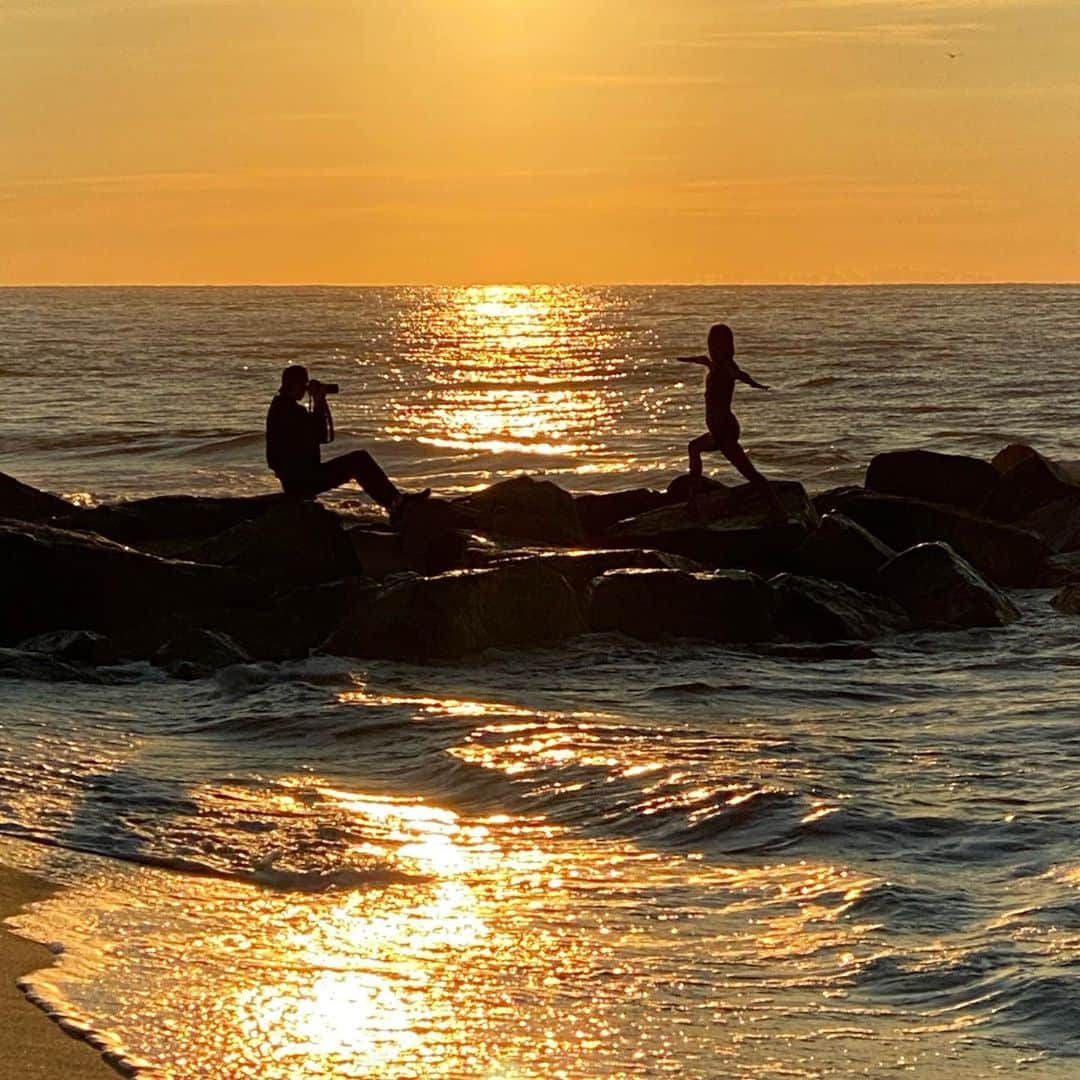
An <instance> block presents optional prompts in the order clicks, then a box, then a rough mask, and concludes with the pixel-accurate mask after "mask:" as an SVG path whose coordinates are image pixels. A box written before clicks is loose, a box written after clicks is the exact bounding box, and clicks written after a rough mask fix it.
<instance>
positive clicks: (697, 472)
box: [686, 432, 716, 479]
mask: <svg viewBox="0 0 1080 1080" xmlns="http://www.w3.org/2000/svg"><path fill="white" fill-rule="evenodd" d="M686 449H687V451H688V453H689V455H690V475H691V476H693V477H694V478H695V479H700V478H701V475H702V473H703V472H704V466H703V465H702V463H701V455H702V454H703V453H705V452H707V451H709V450H715V449H716V437H715V436H714V435H712V434H709V433H708V432H706V434H704V435H699V436H698V437H697V438H696V439H694V441H693V442H691V443H690V445H689V446H687V448H686Z"/></svg>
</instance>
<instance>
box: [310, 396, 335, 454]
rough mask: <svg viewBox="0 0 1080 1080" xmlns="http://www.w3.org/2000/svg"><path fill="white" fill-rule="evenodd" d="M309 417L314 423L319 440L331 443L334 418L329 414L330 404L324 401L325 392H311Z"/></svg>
mask: <svg viewBox="0 0 1080 1080" xmlns="http://www.w3.org/2000/svg"><path fill="white" fill-rule="evenodd" d="M311 418H312V420H313V422H314V424H315V431H316V434H317V435H318V438H319V442H321V443H331V442H333V441H334V418H333V417H332V416H331V415H330V406H329V405H328V404H327V403H326V395H325V394H313V395H312V397H311Z"/></svg>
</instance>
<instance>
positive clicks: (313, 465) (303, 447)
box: [266, 394, 323, 487]
mask: <svg viewBox="0 0 1080 1080" xmlns="http://www.w3.org/2000/svg"><path fill="white" fill-rule="evenodd" d="M322 435H323V425H322V419H321V418H320V417H319V416H317V415H316V414H315V413H310V412H308V411H307V409H305V408H304V406H303V405H301V404H300V402H298V401H293V400H292V399H291V398H287V397H282V395H281V394H278V395H277V396H276V397H275V398H274V400H273V401H271V402H270V410H269V412H267V414H266V464H267V465H269V466H270V468H271V469H272V470H273V471H274V472H275V473H277V476H278V479H280V480H281V482H282V484H283V485H285V486H286V487H288V486H289V483H290V481H293V482H295V481H299V480H302V479H304V478H305V477H308V476H310V475H311V474H312V473H313V472H315V471H316V470H317V469H318V467H319V444H320V443H321V442H322Z"/></svg>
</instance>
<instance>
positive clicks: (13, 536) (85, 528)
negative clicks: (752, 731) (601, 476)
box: [0, 446, 1080, 678]
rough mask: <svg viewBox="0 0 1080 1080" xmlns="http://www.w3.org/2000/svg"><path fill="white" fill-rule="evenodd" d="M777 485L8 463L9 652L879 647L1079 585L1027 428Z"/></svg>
mask: <svg viewBox="0 0 1080 1080" xmlns="http://www.w3.org/2000/svg"><path fill="white" fill-rule="evenodd" d="M775 490H776V494H777V496H778V498H779V500H780V504H781V507H782V512H781V513H777V512H776V510H775V508H774V507H773V506H771V505H770V504H769V503H768V502H767V501H766V500H765V499H763V498H762V497H761V495H760V493H758V492H756V491H755V490H754V489H753V488H751V487H750V486H749V485H741V486H736V487H727V486H725V485H723V484H719V483H716V482H715V481H709V482H708V483H707V485H706V487H705V489H704V490H703V491H702V492H701V493H699V495H698V497H697V498H696V499H694V500H693V501H692V502H689V503H688V501H687V492H688V487H687V478H686V477H677V478H676V479H675V480H674V481H673V482H672V484H671V485H670V486H669V488H668V489H667V490H665V491H655V490H651V489H644V488H633V489H628V490H625V491H616V492H612V493H609V494H601V495H596V494H590V495H579V496H574V495H572V494H571V493H570V492H567V491H564V490H563V489H561V488H559V487H558V486H557V485H555V484H553V483H551V482H550V481H548V480H546V479H542V478H534V477H530V476H516V477H513V478H511V479H508V480H504V481H501V482H499V483H496V484H493V485H492V486H491V487H489V488H486V489H485V490H483V491H479V492H476V493H474V494H470V495H468V496H466V497H463V498H459V499H453V500H439V499H430V500H428V501H426V502H423V503H417V504H415V505H413V506H412V507H410V508H409V511H408V513H407V515H406V518H405V520H404V522H403V523H402V525H401V528H400V531H398V532H393V531H391V530H390V529H389V528H387V527H386V526H384V525H383V524H382V523H381V522H376V521H374V520H373V519H371V518H365V517H362V516H357V515H354V514H348V513H335V512H333V511H331V510H329V509H327V508H326V507H324V506H322V505H321V504H319V503H318V502H314V501H303V500H297V499H292V498H289V497H287V496H285V495H266V496H259V497H255V498H204V497H197V496H191V495H169V496H161V497H157V498H151V499H138V500H132V501H128V502H121V503H115V504H109V505H103V506H97V507H92V508H84V507H79V506H75V505H74V504H72V503H69V502H67V501H65V500H64V499H62V498H59V497H58V496H56V495H53V494H49V493H47V492H43V491H38V490H37V489H35V488H32V487H30V486H28V485H26V484H23V483H20V482H19V481H18V480H16V479H14V478H13V477H10V476H6V475H4V474H0V595H2V605H0V655H2V658H3V660H4V662H3V663H0V674H3V673H4V672H7V673H12V674H18V673H23V674H25V673H27V672H34V673H38V674H40V673H41V672H48V671H52V672H53V673H54V676H55V677H56V678H70V677H77V675H78V673H79V672H80V671H82V672H86V673H87V674H88V677H90V676H91V674H92V671H93V670H94V669H95V668H98V667H102V666H106V665H111V664H117V663H122V662H126V661H131V660H146V661H149V662H151V663H153V664H155V665H157V666H159V667H161V668H162V669H164V670H165V671H168V672H170V673H172V674H173V675H176V676H178V677H198V676H201V675H205V674H207V673H208V672H211V671H214V670H216V669H218V668H220V667H223V666H227V665H229V664H234V663H243V662H250V661H253V660H284V659H290V658H301V657H306V656H308V655H310V654H312V653H313V652H319V651H322V652H329V653H334V654H337V655H345V656H354V657H361V658H363V657H383V658H390V659H397V660H408V661H437V660H444V661H445V660H453V659H456V658H459V657H463V656H468V655H470V654H473V653H476V652H479V651H482V650H484V649H487V648H491V647H514V648H520V647H526V646H530V645H538V644H548V643H552V642H558V641H563V640H566V639H567V638H571V637H574V636H577V635H580V634H586V633H619V634H626V635H630V636H632V637H635V638H639V639H642V640H647V641H655V640H660V639H665V638H672V637H688V638H698V639H705V640H708V641H714V642H721V643H738V644H740V645H753V646H755V647H759V648H760V649H761V650H762V651H768V652H771V653H773V654H776V655H800V656H806V657H810V658H812V657H814V656H825V655H834V654H835V655H851V656H866V655H872V650H870V649H869V648H868V647H867V646H866V645H865V644H863V643H865V642H870V641H874V640H875V639H880V638H883V637H886V636H888V635H894V634H900V633H904V632H906V631H911V630H934V631H944V630H960V629H964V628H968V627H998V626H1004V625H1006V624H1007V623H1009V622H1011V621H1013V620H1015V619H1017V618H1018V617H1019V612H1018V609H1017V607H1016V604H1015V603H1014V601H1013V600H1012V599H1011V598H1010V596H1009V592H1008V590H1011V589H1017V588H1024V589H1048V590H1049V589H1056V590H1059V591H1058V593H1057V595H1056V597H1055V598H1054V600H1053V605H1054V608H1055V609H1056V610H1057V611H1059V612H1061V613H1062V615H1063V616H1066V617H1071V616H1074V615H1075V614H1076V612H1077V611H1078V610H1080V601H1078V600H1077V595H1078V594H1077V589H1078V588H1080V475H1078V474H1077V472H1076V471H1074V470H1073V469H1071V468H1070V467H1069V466H1067V465H1064V464H1062V463H1059V462H1053V461H1050V460H1048V459H1047V458H1045V457H1043V456H1042V455H1041V454H1039V453H1038V452H1037V451H1036V450H1034V449H1032V448H1031V447H1028V446H1009V447H1006V448H1005V449H1004V450H1002V451H1001V453H999V454H998V455H997V456H996V457H995V458H994V459H993V460H992V461H980V460H977V459H974V458H967V457H960V456H957V455H950V454H939V453H935V452H932V451H928V450H921V449H914V450H902V451H897V452H893V453H887V454H880V455H878V456H877V457H875V458H874V459H873V460H872V461H871V462H870V464H869V467H868V468H867V470H866V481H865V484H864V485H863V486H861V487H844V488H838V489H835V490H832V491H826V492H821V493H818V494H816V495H814V496H813V497H810V496H809V495H808V494H807V492H806V491H805V490H804V489H803V487H802V486H801V485H800V484H797V483H791V482H780V483H777V484H776V485H775ZM16 655H17V657H18V660H17V662H16V659H14V658H15V657H16ZM35 677H37V675H36V676H35Z"/></svg>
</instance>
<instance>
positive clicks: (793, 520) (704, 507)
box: [604, 483, 818, 570]
mask: <svg viewBox="0 0 1080 1080" xmlns="http://www.w3.org/2000/svg"><path fill="white" fill-rule="evenodd" d="M773 490H774V491H775V492H776V495H777V497H778V499H779V500H780V503H781V506H782V508H783V510H782V512H781V514H780V515H779V516H777V515H775V514H774V513H773V508H772V506H771V505H770V502H769V500H768V499H767V498H766V497H765V496H764V495H763V494H762V493H761V492H760V491H758V490H757V489H756V488H754V487H752V486H751V485H749V484H743V485H741V486H740V487H736V488H724V489H722V490H719V491H717V490H709V491H708V492H706V493H705V494H703V495H702V496H701V497H700V498H699V499H698V501H697V503H696V504H695V505H687V504H677V505H671V506H666V507H662V508H661V509H659V510H651V511H649V512H648V513H645V514H640V515H639V516H638V517H636V518H631V519H630V520H629V521H624V522H622V523H620V524H619V525H618V526H616V527H615V528H614V529H612V530H611V531H610V532H609V533H608V534H607V535H606V536H605V538H604V540H605V544H606V546H607V547H616V546H618V547H633V548H643V549H649V548H651V549H655V550H657V551H667V552H670V553H671V554H673V555H685V556H686V557H687V558H690V559H695V560H696V561H697V562H700V563H704V564H705V565H706V566H712V567H718V568H725V569H733V568H747V569H752V570H757V569H776V568H779V567H781V566H783V565H786V564H787V562H788V561H789V559H790V556H791V555H792V553H793V552H794V551H795V550H796V549H797V548H799V547H801V546H802V544H803V543H804V542H805V541H806V539H807V537H808V536H809V534H810V532H811V531H812V529H814V528H816V526H817V524H818V516H817V512H816V511H815V510H814V507H813V505H812V504H811V503H810V500H809V499H808V498H807V496H806V492H805V491H804V490H803V487H802V485H801V484H795V483H775V484H773Z"/></svg>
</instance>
